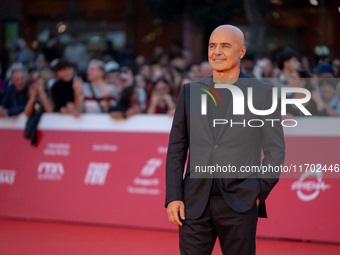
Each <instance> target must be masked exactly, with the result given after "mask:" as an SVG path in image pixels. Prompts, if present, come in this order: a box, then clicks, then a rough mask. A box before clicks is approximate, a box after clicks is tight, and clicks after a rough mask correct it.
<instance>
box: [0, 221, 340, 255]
mask: <svg viewBox="0 0 340 255" xmlns="http://www.w3.org/2000/svg"><path fill="white" fill-rule="evenodd" d="M0 254H1V255H17V254H20V255H78V254H79V255H106V254H110V255H124V254H129V255H130V254H131V255H134V254H136V255H137V254H138V255H174V254H179V252H178V234H177V232H166V231H155V230H141V229H130V228H120V227H106V226H91V225H76V224H66V223H50V222H35V221H20V220H7V219H0ZM213 254H214V255H218V254H222V253H221V251H220V250H219V247H215V251H214V253H213ZM273 254H275V255H283V254H289V255H304V254H308V255H323V254H327V255H339V254H340V244H324V243H308V242H300V241H286V240H270V239H261V238H258V239H257V255H273Z"/></svg>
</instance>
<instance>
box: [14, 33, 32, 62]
mask: <svg viewBox="0 0 340 255" xmlns="http://www.w3.org/2000/svg"><path fill="white" fill-rule="evenodd" d="M17 47H18V52H17V56H16V61H17V62H21V63H22V64H23V65H24V66H25V67H26V68H28V69H29V68H31V67H32V65H33V62H34V58H35V54H34V51H33V50H32V49H31V48H30V47H29V46H28V45H27V43H26V41H25V40H24V39H23V38H19V39H18V41H17Z"/></svg>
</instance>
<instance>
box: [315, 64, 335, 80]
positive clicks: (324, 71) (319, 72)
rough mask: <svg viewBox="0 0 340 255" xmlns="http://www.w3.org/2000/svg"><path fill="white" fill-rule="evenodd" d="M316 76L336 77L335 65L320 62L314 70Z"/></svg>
mask: <svg viewBox="0 0 340 255" xmlns="http://www.w3.org/2000/svg"><path fill="white" fill-rule="evenodd" d="M312 72H313V77H314V78H333V77H334V69H333V66H332V65H331V64H329V63H320V64H319V65H318V66H317V67H315V68H314V69H313V70H312Z"/></svg>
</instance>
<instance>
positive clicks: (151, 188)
mask: <svg viewBox="0 0 340 255" xmlns="http://www.w3.org/2000/svg"><path fill="white" fill-rule="evenodd" d="M162 163H163V160H162V159H160V158H151V159H149V160H148V161H147V162H146V165H145V166H144V167H143V168H142V170H141V172H140V176H138V177H135V178H134V180H133V184H134V186H128V192H129V193H135V194H143V195H159V194H160V189H159V188H158V186H159V178H157V177H153V176H154V175H155V173H156V170H157V169H158V168H159V167H160V166H161V165H162Z"/></svg>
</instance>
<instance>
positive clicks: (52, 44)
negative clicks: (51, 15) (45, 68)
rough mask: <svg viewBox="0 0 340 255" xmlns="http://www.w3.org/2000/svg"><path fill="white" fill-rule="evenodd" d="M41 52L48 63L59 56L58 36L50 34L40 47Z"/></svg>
mask: <svg viewBox="0 0 340 255" xmlns="http://www.w3.org/2000/svg"><path fill="white" fill-rule="evenodd" d="M42 52H43V54H44V55H45V59H46V61H47V62H48V63H50V62H51V61H52V60H54V59H58V58H60V52H59V49H58V38H57V37H56V36H55V35H54V34H51V35H50V37H49V39H48V41H47V43H46V45H45V46H44V47H43V49H42Z"/></svg>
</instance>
